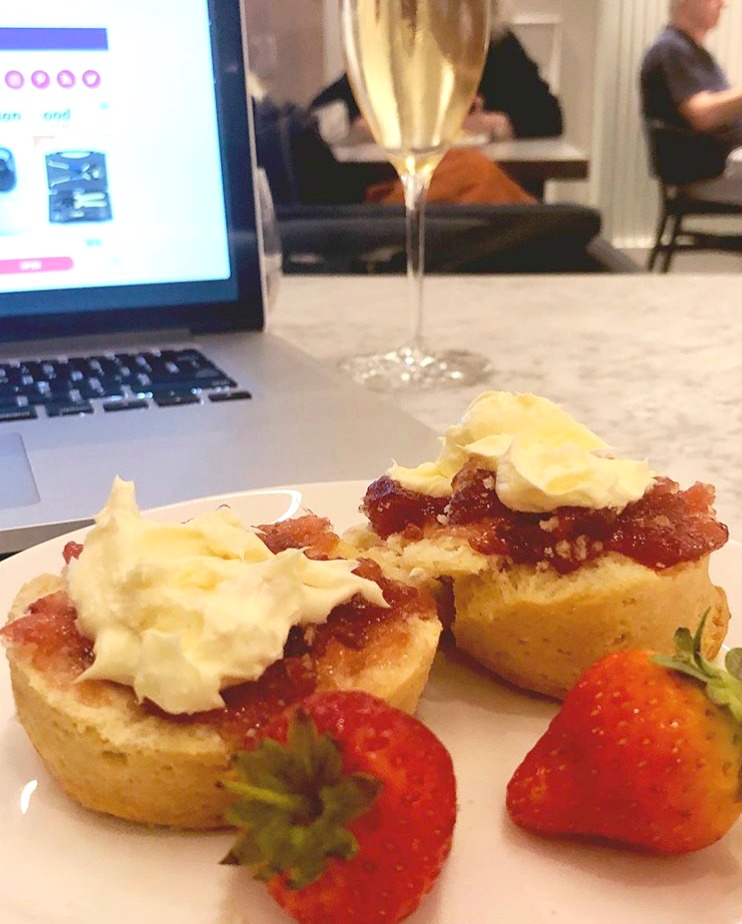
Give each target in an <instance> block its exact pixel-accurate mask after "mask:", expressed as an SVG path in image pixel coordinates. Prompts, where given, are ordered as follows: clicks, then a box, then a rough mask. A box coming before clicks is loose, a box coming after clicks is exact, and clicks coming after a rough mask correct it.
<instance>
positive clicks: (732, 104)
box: [640, 0, 742, 203]
mask: <svg viewBox="0 0 742 924" xmlns="http://www.w3.org/2000/svg"><path fill="white" fill-rule="evenodd" d="M725 6H726V0H671V2H670V21H669V23H668V25H667V26H666V27H665V28H664V29H663V31H662V32H661V33H660V34H659V36H658V37H657V39H656V40H655V41H654V43H653V44H652V45H651V47H650V48H649V49H648V50H647V52H646V53H645V55H644V59H643V61H642V67H641V76H640V86H641V98H642V115H643V117H644V119H645V120H646V121H648V122H652V121H655V122H659V123H663V124H664V125H666V126H671V127H674V128H676V129H680V130H681V131H679V132H678V133H677V134H676V135H673V136H672V137H673V142H672V143H673V145H674V146H675V149H676V150H675V151H674V155H675V154H676V155H677V156H674V157H673V159H674V160H675V161H676V162H677V163H678V164H679V165H682V170H681V173H680V179H679V180H678V182H680V183H681V184H682V185H684V186H687V187H688V188H689V189H690V190H691V191H692V192H693V193H694V194H697V195H703V196H705V197H707V198H713V199H718V200H721V201H739V202H741V203H742V160H738V158H742V87H732V86H730V83H729V80H728V78H727V76H726V74H725V73H724V71H723V70H722V68H721V66H720V65H719V63H718V62H717V61H716V59H715V58H714V56H713V55H712V54H711V53H710V52H709V51H708V50H707V49H706V48H705V47H704V46H703V42H704V40H705V39H706V37H707V36H708V34H709V33H710V32H711V30H712V29H714V28H715V27H716V26H717V24H718V22H719V18H720V16H721V12H722V10H723V8H724V7H725ZM683 174H684V175H683Z"/></svg>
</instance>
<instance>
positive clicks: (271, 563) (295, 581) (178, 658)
mask: <svg viewBox="0 0 742 924" xmlns="http://www.w3.org/2000/svg"><path fill="white" fill-rule="evenodd" d="M356 564H357V562H355V561H348V560H331V561H314V560H312V559H310V558H307V557H306V555H304V554H303V552H301V551H300V550H299V549H287V550H285V551H282V552H279V553H278V554H274V553H273V552H271V551H270V549H268V548H267V546H266V545H265V544H264V543H263V542H262V541H261V539H260V538H259V534H258V533H257V532H256V531H255V530H252V529H250V528H247V527H245V526H243V525H242V523H241V522H240V520H239V518H238V517H237V516H236V515H235V513H234V512H233V511H232V510H230V509H229V508H226V507H221V508H219V509H217V510H214V511H212V512H209V513H206V514H203V515H201V516H197V517H194V518H193V519H192V520H189V521H188V522H186V523H165V522H156V521H154V520H149V519H145V518H143V517H142V516H141V514H140V512H139V509H138V506H137V502H136V496H135V491H134V485H133V484H132V483H131V482H127V481H122V480H121V479H118V478H117V479H116V481H115V482H114V485H113V489H112V491H111V495H110V497H109V499H108V502H107V504H106V506H105V507H104V508H103V510H102V511H101V512H100V513H99V514H98V516H97V517H96V520H95V526H94V527H93V528H92V529H91V530H90V532H89V533H88V534H87V537H86V539H85V545H84V549H83V551H82V553H81V555H80V557H79V559H77V560H75V559H73V560H72V561H71V562H70V565H69V567H68V569H67V575H66V581H67V590H68V593H69V596H70V598H71V600H72V602H73V603H74V605H75V608H76V610H77V613H78V626H79V630H80V631H81V632H82V633H83V634H84V635H85V636H87V637H88V638H90V639H92V640H93V642H94V656H95V657H94V661H93V664H92V665H91V666H90V667H89V668H88V669H87V670H86V671H85V672H84V673H83V674H82V675H81V676H80V679H81V680H86V679H104V680H112V681H115V682H117V683H122V684H127V685H128V686H130V687H132V688H133V690H134V692H135V694H136V696H137V698H138V699H139V700H140V701H141V700H142V699H144V698H145V697H146V698H147V699H149V700H151V701H152V702H154V703H156V704H157V705H158V706H160V707H161V708H162V709H164V710H165V711H166V712H169V713H173V714H177V713H192V712H199V711H201V710H207V709H215V708H219V707H221V706H223V705H224V700H223V699H222V696H221V694H220V691H221V690H223V689H225V688H227V687H229V686H232V685H234V684H237V683H242V682H244V681H248V680H257V679H258V678H259V677H260V676H261V674H262V673H263V672H264V671H265V669H266V668H267V667H268V666H269V665H271V664H272V663H273V662H274V661H277V660H279V659H280V658H281V657H282V655H283V648H284V645H285V643H286V639H287V637H288V634H289V630H290V629H291V627H292V626H306V625H313V624H319V623H323V622H325V621H326V620H327V617H328V615H329V614H330V612H331V610H332V609H333V607H335V606H337V605H338V604H340V603H344V602H346V601H348V600H350V598H351V597H352V596H353V595H354V594H361V595H362V596H363V597H364V598H365V599H366V600H368V601H369V602H371V603H373V604H375V605H377V606H386V605H387V604H386V602H385V601H384V597H383V595H382V592H381V589H380V588H379V586H378V584H376V583H375V582H374V581H369V580H366V579H365V578H362V577H359V576H358V575H356V574H353V573H352V570H353V568H354V567H355V566H356Z"/></svg>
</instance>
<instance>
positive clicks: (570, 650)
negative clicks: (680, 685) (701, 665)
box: [453, 553, 729, 699]
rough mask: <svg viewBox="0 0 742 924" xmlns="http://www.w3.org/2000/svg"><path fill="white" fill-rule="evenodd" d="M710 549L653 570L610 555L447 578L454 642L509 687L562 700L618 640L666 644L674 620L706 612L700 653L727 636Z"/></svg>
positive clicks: (694, 619)
mask: <svg viewBox="0 0 742 924" xmlns="http://www.w3.org/2000/svg"><path fill="white" fill-rule="evenodd" d="M708 566H709V560H708V556H706V557H704V558H702V559H700V560H699V561H697V562H688V563H684V564H681V565H677V566H675V567H673V568H668V569H667V570H665V571H659V572H656V571H653V570H651V569H650V568H646V567H644V566H643V565H640V564H638V563H636V562H634V561H632V560H631V559H628V558H625V557H624V556H622V555H618V554H614V553H612V554H610V555H606V556H604V557H603V558H600V559H598V560H596V561H594V562H589V563H588V564H586V565H583V566H582V567H581V568H580V569H578V570H577V571H574V572H572V573H570V574H566V575H558V574H557V573H556V572H554V571H552V570H550V569H549V570H537V569H534V568H529V567H526V566H520V565H518V566H514V567H510V568H505V569H503V570H499V571H497V570H491V571H489V572H487V573H483V574H478V575H467V576H464V577H459V578H454V598H455V605H456V617H455V621H454V624H453V633H454V636H455V638H456V644H457V645H458V646H459V647H460V648H461V649H462V650H464V651H466V652H467V653H468V654H470V655H471V656H473V657H474V658H476V659H477V660H478V661H479V662H480V663H482V664H483V665H484V666H485V667H487V668H489V669H490V670H492V671H494V673H496V674H498V675H499V676H500V677H503V678H504V679H505V680H508V681H509V682H510V683H513V684H515V685H516V686H519V687H523V688H524V689H527V690H532V691H535V692H537V693H543V694H546V695H547V696H553V697H557V698H560V699H561V698H563V697H564V696H565V695H566V693H567V691H568V690H569V689H570V688H571V687H572V686H573V685H574V683H575V682H576V680H577V678H578V677H579V676H580V674H581V673H582V671H583V670H585V668H587V667H588V666H589V665H590V664H592V663H593V662H594V661H596V660H597V659H598V658H600V657H602V656H603V655H604V654H607V653H608V652H609V651H613V650H616V649H619V648H651V649H654V650H657V651H662V652H668V653H670V652H672V651H673V635H674V633H675V630H676V629H677V628H678V627H680V626H687V627H688V628H689V629H690V630H691V632H694V631H695V629H696V627H697V626H698V623H699V621H700V620H701V618H702V616H703V614H704V613H705V612H706V611H707V610H708V611H709V615H708V618H707V622H706V628H705V631H704V639H703V649H704V655H705V656H706V657H709V658H712V657H714V656H715V655H716V654H717V653H718V651H719V648H720V646H721V643H722V641H723V640H724V636H725V635H726V630H727V624H728V622H729V608H728V606H727V600H726V595H725V594H724V592H723V591H722V590H721V589H720V588H718V587H715V586H714V585H713V584H712V583H711V580H710V578H709V574H708Z"/></svg>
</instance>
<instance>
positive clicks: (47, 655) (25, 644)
mask: <svg viewBox="0 0 742 924" xmlns="http://www.w3.org/2000/svg"><path fill="white" fill-rule="evenodd" d="M76 619H77V613H76V611H75V608H74V606H73V605H72V603H71V602H70V599H69V597H68V596H67V594H66V593H65V592H64V591H63V590H59V591H57V592H56V593H53V594H49V595H48V596H47V597H41V599H39V600H36V601H35V602H34V603H32V604H31V605H30V606H29V608H28V609H27V610H26V613H25V615H23V616H21V617H20V618H19V619H15V620H13V622H9V623H8V624H7V625H6V626H4V627H3V628H2V629H0V638H1V639H2V640H3V641H4V642H6V644H8V645H10V646H12V647H17V648H24V649H25V650H26V651H27V652H28V656H29V657H30V659H31V663H32V664H33V666H34V667H35V668H37V669H38V670H43V671H56V672H58V673H59V674H61V675H64V676H66V677H69V678H74V677H77V676H78V675H79V674H81V673H82V672H83V671H84V670H85V669H86V668H87V667H90V665H91V664H92V663H93V644H92V642H91V641H90V640H89V639H87V638H84V637H83V636H82V635H80V633H79V632H78V631H77V626H76V625H75V621H76Z"/></svg>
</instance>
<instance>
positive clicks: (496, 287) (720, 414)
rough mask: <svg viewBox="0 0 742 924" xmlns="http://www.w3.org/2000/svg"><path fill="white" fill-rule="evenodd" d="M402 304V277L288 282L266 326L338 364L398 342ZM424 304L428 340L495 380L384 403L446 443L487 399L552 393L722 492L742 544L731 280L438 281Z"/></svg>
mask: <svg viewBox="0 0 742 924" xmlns="http://www.w3.org/2000/svg"><path fill="white" fill-rule="evenodd" d="M405 295H406V290H405V286H404V279H402V278H399V277H362V278H360V277H302V276H292V277H287V278H284V279H283V281H282V285H281V290H280V293H279V301H278V304H277V307H276V312H275V314H274V315H273V317H272V321H271V327H272V329H273V330H274V332H275V333H276V334H278V335H280V336H283V337H284V338H285V339H286V340H288V341H290V342H292V343H293V344H294V345H295V346H298V347H299V348H301V349H303V350H305V351H306V352H308V353H310V354H312V355H314V356H316V357H318V358H320V359H322V360H324V361H326V362H327V363H328V364H334V363H335V362H336V361H337V360H338V359H339V358H341V357H342V356H345V355H347V354H348V353H350V352H356V351H359V350H363V351H366V350H371V351H373V350H377V349H381V348H388V347H391V346H396V345H397V343H399V342H400V341H402V340H403V339H404V337H405V334H406V323H407V314H406V304H405ZM426 295H427V316H426V329H427V333H428V337H429V340H430V342H431V343H433V344H435V343H436V342H437V343H443V344H445V346H447V347H451V348H456V347H463V348H470V349H477V350H480V351H483V352H485V353H487V354H488V355H489V356H490V357H491V358H492V361H493V363H494V366H495V372H494V374H493V376H492V378H491V381H490V382H489V383H487V384H486V385H483V386H481V387H471V388H458V389H456V388H452V389H440V390H436V391H429V392H405V393H396V394H393V395H390V400H392V401H394V402H396V403H397V404H399V405H400V406H402V407H403V408H404V409H405V410H407V411H408V412H409V413H410V414H412V415H413V416H414V417H416V418H417V419H418V420H421V421H422V422H423V423H426V424H428V425H429V426H431V427H432V428H433V429H435V430H437V431H438V432H442V431H443V430H444V429H445V428H446V427H447V426H448V425H449V424H451V423H453V422H455V421H456V420H457V419H458V418H459V417H460V416H461V414H462V413H463V411H464V410H465V408H466V405H467V403H468V402H469V401H470V400H471V399H472V398H473V397H474V396H475V395H476V394H478V393H479V392H480V391H482V390H484V388H487V387H489V388H498V389H507V390H512V391H530V392H535V393H537V394H541V395H545V396H546V397H549V398H552V399H553V400H555V401H557V402H558V403H560V404H563V405H564V406H565V407H566V408H567V409H568V410H569V411H570V412H571V413H573V414H574V415H575V416H576V417H577V419H578V420H580V421H582V422H583V423H585V424H586V425H588V426H589V427H591V428H592V429H593V430H595V431H596V432H597V433H598V434H599V435H600V436H602V437H603V438H604V439H605V440H606V441H608V442H609V443H611V444H612V445H613V446H614V447H615V448H616V449H617V450H618V451H619V452H620V453H622V454H625V455H627V456H633V457H635V458H644V457H646V458H649V460H650V463H651V464H652V466H653V468H655V470H657V471H658V472H663V473H667V474H670V475H672V476H673V477H675V478H677V480H679V481H680V482H681V484H682V485H683V486H687V485H688V484H690V483H691V482H693V481H695V480H702V481H709V482H711V483H712V484H714V485H716V488H717V509H718V511H719V515H720V517H721V519H723V520H724V521H725V522H726V523H728V524H729V526H730V530H731V532H732V535H733V536H738V537H740V538H742V479H741V478H740V477H739V473H740V468H742V461H741V460H742V363H741V362H740V358H739V341H740V338H741V337H742V311H740V296H739V278H738V277H737V276H735V275H728V276H711V275H704V276H683V275H672V276H667V277H656V276H648V275H646V274H637V275H627V276H623V275H621V276H590V275H587V276H467V277H457V276H442V277H434V278H430V279H428V280H427V282H426ZM398 461H399V462H400V463H402V464H408V465H412V464H416V463H417V462H419V461H422V460H420V459H399V460H398Z"/></svg>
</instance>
